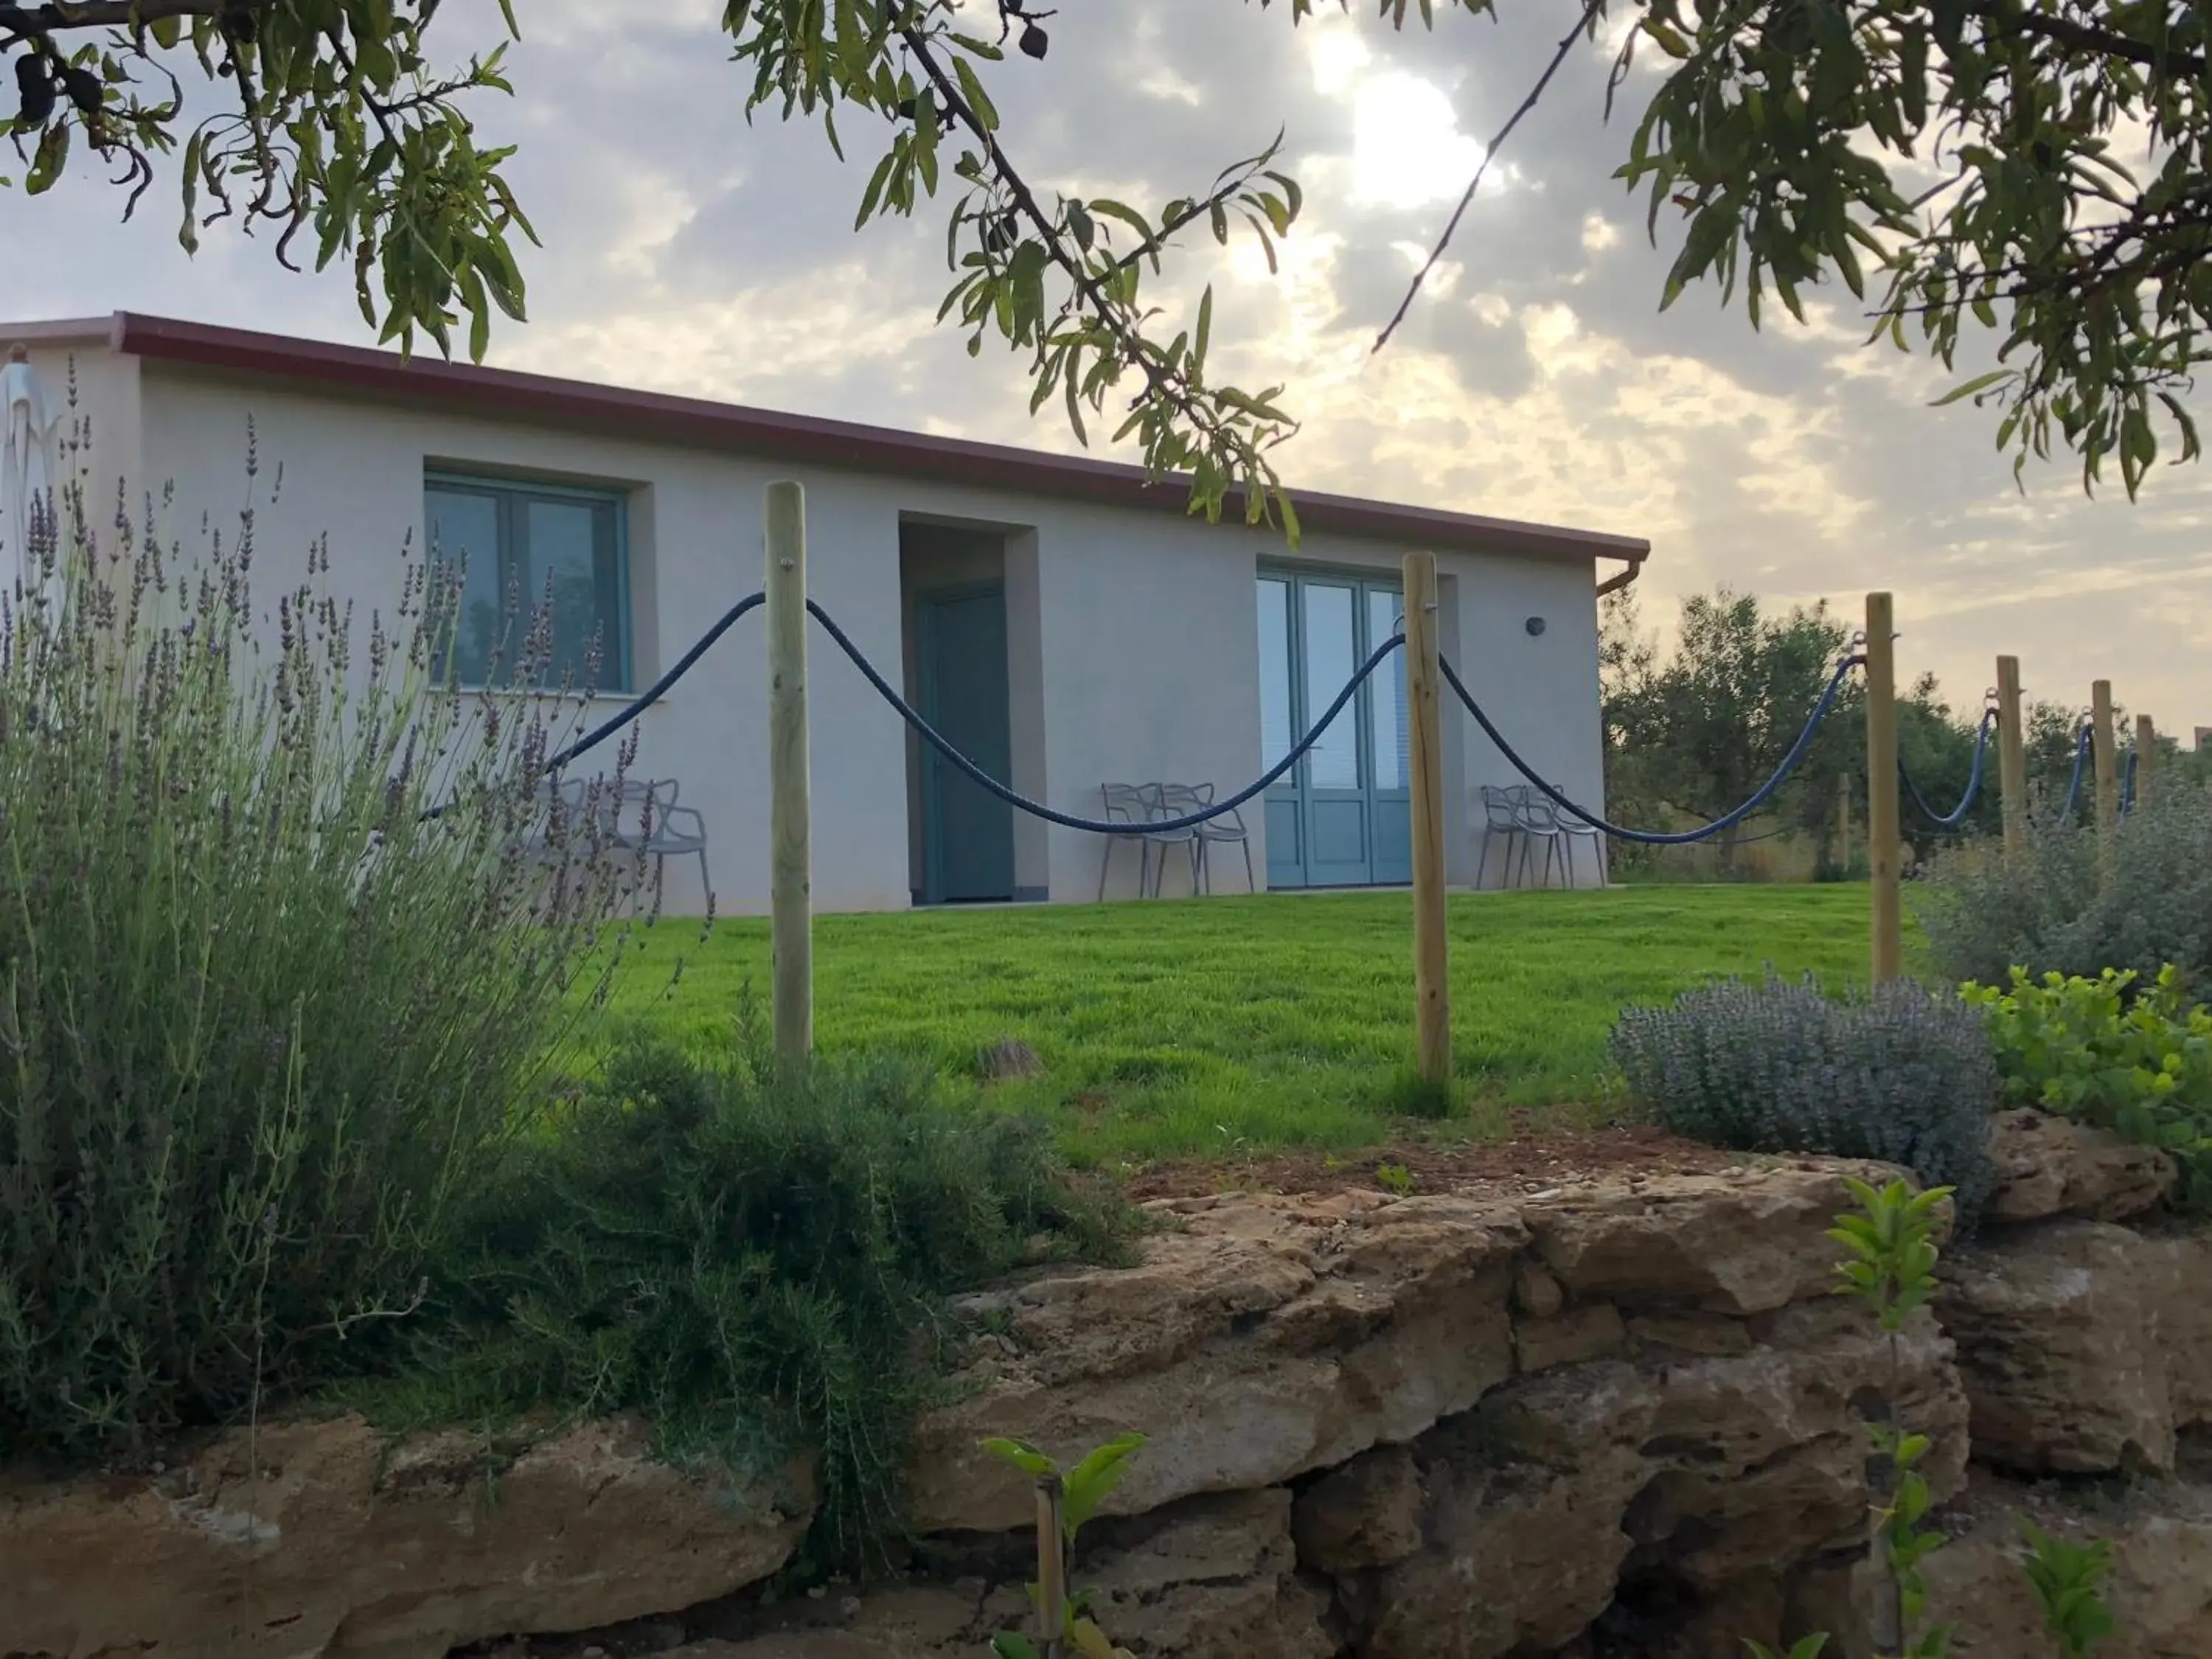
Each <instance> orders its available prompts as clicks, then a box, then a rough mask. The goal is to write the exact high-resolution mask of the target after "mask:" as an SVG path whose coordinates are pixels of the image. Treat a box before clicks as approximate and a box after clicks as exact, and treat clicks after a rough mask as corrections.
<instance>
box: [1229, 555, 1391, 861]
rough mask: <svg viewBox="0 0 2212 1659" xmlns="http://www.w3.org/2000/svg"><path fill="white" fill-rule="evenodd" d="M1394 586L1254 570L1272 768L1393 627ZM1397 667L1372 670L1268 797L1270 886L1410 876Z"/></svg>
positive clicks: (1263, 730) (1264, 754)
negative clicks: (1258, 572)
mask: <svg viewBox="0 0 2212 1659" xmlns="http://www.w3.org/2000/svg"><path fill="white" fill-rule="evenodd" d="M1401 609H1402V602H1401V599H1400V596H1399V591H1398V586H1397V584H1396V583H1395V582H1390V581H1370V580H1366V579H1365V578H1363V577H1358V576H1341V575H1330V574H1312V575H1308V574H1302V573H1301V574H1292V573H1291V572H1288V571H1274V570H1262V571H1261V573H1260V616H1259V620H1260V744H1261V764H1262V765H1263V766H1273V765H1274V764H1275V763H1277V762H1278V761H1279V760H1281V759H1282V757H1284V756H1285V754H1287V753H1288V752H1289V751H1290V748H1291V744H1294V743H1296V742H1297V739H1298V738H1299V737H1300V736H1301V735H1303V734H1304V732H1305V731H1306V730H1307V729H1308V728H1309V727H1310V726H1311V725H1312V724H1313V722H1314V721H1315V720H1318V719H1320V718H1321V716H1322V714H1323V713H1325V712H1326V711H1327V709H1328V706H1329V704H1330V703H1331V702H1334V701H1335V698H1336V696H1337V693H1338V692H1340V690H1343V688H1344V684H1345V682H1346V681H1347V680H1349V679H1350V678H1352V675H1353V674H1354V673H1355V672H1356V671H1358V667H1359V665H1360V664H1361V663H1363V662H1364V661H1365V660H1366V659H1367V655H1368V653H1370V651H1372V650H1374V648H1375V647H1376V646H1378V645H1381V644H1382V643H1383V641H1385V640H1387V639H1389V637H1390V636H1391V635H1393V634H1395V633H1396V632H1398V631H1399V618H1400V613H1401ZM1408 743H1409V727H1408V725H1407V718H1406V670H1405V664H1404V663H1403V661H1402V660H1401V659H1400V658H1399V657H1398V656H1397V655H1395V654H1394V655H1393V656H1392V657H1391V658H1390V659H1389V660H1388V661H1386V662H1385V663H1384V664H1383V665H1382V666H1381V667H1380V668H1378V669H1376V671H1375V672H1374V674H1373V675H1371V676H1370V678H1369V679H1368V681H1367V683H1366V684H1364V685H1363V686H1361V687H1360V688H1359V691H1358V695H1357V696H1354V697H1353V699H1352V702H1350V703H1348V704H1347V705H1346V707H1345V709H1344V711H1343V713H1341V714H1339V715H1338V716H1337V717H1336V719H1335V720H1333V721H1331V722H1330V724H1329V726H1328V730H1327V731H1326V732H1322V736H1321V739H1320V741H1319V742H1317V743H1316V744H1314V746H1313V747H1312V748H1311V749H1310V750H1307V751H1306V753H1305V755H1304V757H1303V758H1301V759H1300V760H1299V762H1298V763H1297V765H1296V766H1294V767H1292V768H1291V770H1290V772H1289V774H1288V775H1285V777H1284V779H1283V780H1282V781H1280V782H1279V783H1278V784H1276V785H1275V786H1274V787H1273V788H1271V789H1270V790H1269V791H1268V792H1267V884H1268V885H1269V886H1270V887H1366V886H1387V885H1389V884H1394V883H1402V882H1409V881H1411V880H1412V879H1413V805H1412V801H1411V798H1410V795H1409V793H1408V791H1407V776H1408V763H1409V758H1410V757H1409V755H1408V752H1407V749H1408Z"/></svg>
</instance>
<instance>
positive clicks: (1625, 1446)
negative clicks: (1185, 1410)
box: [1308, 1301, 1966, 1659]
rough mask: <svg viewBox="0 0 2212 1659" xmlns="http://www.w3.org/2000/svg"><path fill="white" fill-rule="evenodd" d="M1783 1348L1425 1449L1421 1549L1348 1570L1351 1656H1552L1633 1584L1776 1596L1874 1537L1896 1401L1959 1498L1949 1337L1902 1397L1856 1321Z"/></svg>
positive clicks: (1778, 1327)
mask: <svg viewBox="0 0 2212 1659" xmlns="http://www.w3.org/2000/svg"><path fill="white" fill-rule="evenodd" d="M1764 1335H1765V1345H1764V1346H1759V1347H1758V1348H1756V1349H1754V1350H1753V1351H1752V1352H1748V1353H1744V1354H1737V1355H1727V1356H1720V1357H1715V1358H1704V1359H1696V1360H1692V1361H1690V1362H1688V1363H1676V1362H1674V1361H1672V1360H1669V1361H1666V1362H1635V1361H1627V1360H1601V1361H1597V1362H1595V1363H1590V1364H1574V1365H1566V1366H1562V1367H1559V1368H1557V1369H1555V1370H1547V1371H1544V1372H1541V1373H1540V1374H1537V1375H1534V1376H1522V1377H1520V1378H1517V1379H1516V1380H1515V1381H1514V1382H1513V1383H1510V1384H1509V1385H1508V1386H1506V1387H1504V1388H1503V1389H1498V1391H1497V1392H1496V1393H1495V1394H1494V1395H1492V1396H1491V1397H1490V1398H1489V1399H1488V1400H1486V1401H1484V1402H1483V1404H1482V1405H1481V1407H1480V1408H1479V1409H1478V1410H1476V1411H1475V1412H1474V1413H1470V1414H1469V1415H1468V1416H1467V1417H1464V1418H1462V1419H1455V1420H1454V1421H1453V1422H1450V1423H1447V1424H1444V1425H1441V1426H1439V1427H1438V1428H1437V1429H1436V1430H1434V1431H1431V1433H1429V1434H1427V1435H1425V1436H1423V1437H1421V1438H1420V1439H1419V1440H1418V1441H1416V1442H1415V1443H1414V1444H1413V1447H1412V1448H1411V1453H1412V1458H1413V1463H1414V1465H1415V1468H1417V1470H1418V1471H1419V1480H1420V1486H1421V1490H1422V1493H1423V1498H1424V1505H1425V1507H1424V1510H1423V1514H1422V1516H1421V1521H1420V1528H1419V1530H1420V1534H1421V1537H1422V1540H1423V1542H1422V1545H1421V1547H1420V1548H1419V1551H1418V1552H1416V1553H1413V1554H1412V1555H1410V1556H1407V1557H1405V1558H1404V1559H1401V1560H1398V1561H1396V1562H1394V1563H1391V1564H1389V1565H1388V1566H1386V1567H1385V1568H1383V1570H1381V1571H1356V1570H1355V1571H1340V1570H1336V1569H1332V1571H1334V1576H1335V1577H1336V1578H1337V1582H1338V1588H1339V1591H1340V1601H1341V1602H1342V1605H1343V1607H1344V1608H1345V1610H1346V1618H1347V1620H1348V1621H1349V1623H1350V1626H1351V1628H1352V1634H1353V1642H1352V1646H1353V1649H1354V1650H1355V1651H1357V1652H1358V1653H1360V1654H1361V1655H1363V1656H1366V1659H1413V1656H1416V1655H1424V1656H1425V1655H1435V1656H1437V1659H1499V1656H1503V1655H1505V1654H1509V1653H1513V1654H1518V1653H1539V1652H1546V1651H1549V1650H1553V1649H1557V1648H1559V1647H1561V1646H1564V1645H1565V1644H1567V1643H1569V1642H1571V1641H1572V1640H1573V1639H1575V1638H1576V1636H1577V1633H1578V1632H1581V1631H1582V1630H1583V1629H1584V1628H1585V1627H1586V1626H1589V1624H1590V1622H1591V1621H1592V1620H1595V1619H1596V1618H1597V1617H1598V1616H1599V1614H1601V1613H1603V1612H1605V1610H1606V1609H1607V1607H1609V1606H1610V1605H1611V1604H1612V1603H1613V1598H1614V1595H1616V1593H1617V1591H1618V1589H1619V1587H1620V1582H1621V1579H1622V1576H1623V1574H1624V1572H1625V1571H1638V1572H1641V1573H1644V1574H1646V1575H1651V1574H1657V1575H1659V1576H1661V1577H1668V1578H1671V1579H1673V1580H1674V1581H1675V1582H1677V1583H1680V1585H1681V1587H1682V1589H1683V1593H1684V1594H1685V1595H1686V1596H1687V1597H1689V1598H1692V1599H1693V1600H1695V1601H1705V1602H1711V1601H1716V1600H1719V1599H1722V1598H1725V1597H1729V1596H1735V1597H1737V1598H1738V1599H1739V1600H1741V1597H1742V1595H1746V1594H1748V1591H1747V1589H1746V1587H1747V1586H1757V1585H1759V1584H1762V1583H1775V1582H1778V1581H1779V1580H1780V1579H1781V1578H1782V1577H1784V1574H1785V1573H1786V1572H1787V1571H1789V1570H1790V1568H1792V1567H1794V1566H1796V1565H1797V1564H1798V1563H1800V1562H1802V1561H1803V1560H1805V1559H1808V1558H1810V1557H1813V1556H1815V1555H1818V1554H1819V1553H1821V1552H1823V1551H1825V1550H1828V1549H1831V1548H1833V1547H1838V1545H1849V1544H1851V1543H1853V1542H1855V1541H1857V1540H1859V1539H1860V1538H1862V1537H1863V1532H1864V1528H1865V1525H1866V1488H1865V1486H1864V1459H1865V1446H1866V1438H1865V1428H1864V1423H1863V1416H1862V1407H1863V1403H1864V1402H1865V1401H1867V1400H1869V1398H1870V1397H1872V1396H1873V1395H1875V1393H1876V1391H1878V1390H1880V1389H1887V1388H1888V1387H1890V1386H1891V1384H1892V1383H1893V1380H1894V1381H1895V1382H1896V1383H1898V1384H1899V1399H1900V1401H1901V1405H1902V1410H1903V1413H1904V1417H1905V1421H1907V1422H1908V1423H1910V1424H1911V1425H1912V1426H1913V1427H1914V1428H1915V1429H1916V1430H1918V1431H1923V1432H1926V1433H1928V1434H1929V1435H1930V1436H1931V1437H1933V1438H1934V1439H1935V1441H1936V1446H1935V1448H1934V1449H1932V1450H1931V1452H1930V1454H1929V1459H1928V1462H1927V1464H1926V1465H1925V1470H1926V1474H1927V1475H1928V1478H1929V1482H1930V1485H1931V1486H1933V1487H1934V1488H1935V1489H1936V1492H1939V1493H1948V1492H1952V1491H1954V1490H1956V1489H1957V1487H1958V1486H1959V1485H1960V1482H1961V1480H1963V1472H1964V1465H1965V1461H1966V1433H1965V1430H1966V1401H1965V1398H1964V1396H1963V1395H1962V1393H1961V1391H1960V1387H1959V1383H1958V1379H1957V1376H1956V1374H1955V1372H1954V1370H1953V1368H1952V1365H1951V1362H1950V1353H1951V1351H1950V1345H1949V1343H1948V1340H1946V1339H1945V1338H1944V1337H1943V1335H1942V1333H1941V1331H1940V1330H1939V1329H1938V1328H1936V1325H1935V1322H1933V1320H1932V1319H1930V1318H1929V1317H1928V1316H1926V1315H1925V1314H1923V1315H1922V1316H1919V1317H1918V1318H1917V1319H1916V1320H1915V1321H1914V1322H1913V1323H1912V1325H1911V1327H1910V1328H1908V1329H1907V1331H1906V1332H1905V1337H1904V1340H1903V1341H1902V1343H1901V1344H1900V1348H1899V1358H1900V1359H1901V1371H1900V1372H1899V1374H1898V1375H1897V1376H1895V1377H1894V1378H1893V1372H1892V1366H1891V1357H1890V1351H1889V1346H1888V1344H1887V1341H1886V1340H1884V1339H1883V1338H1882V1336H1881V1333H1880V1332H1879V1330H1877V1329H1876V1328H1875V1327H1874V1326H1873V1324H1872V1322H1870V1321H1869V1320H1868V1319H1867V1318H1866V1316H1864V1315H1863V1314H1862V1313H1860V1312H1859V1310H1857V1309H1855V1308H1852V1307H1850V1306H1849V1305H1847V1304H1842V1303H1840V1302H1835V1301H1822V1302H1819V1303H1813V1304H1803V1305H1801V1306H1796V1307H1792V1308H1790V1309H1787V1310H1784V1311H1783V1312H1781V1313H1780V1314H1778V1315H1775V1316H1772V1317H1771V1320H1770V1321H1769V1322H1768V1327H1767V1329H1766V1330H1765V1333H1764ZM1377 1455H1378V1456H1379V1455H1380V1454H1377ZM1333 1478H1334V1477H1332V1479H1333ZM1376 1479H1377V1480H1378V1483H1380V1481H1381V1477H1379V1476H1378V1477H1376ZM1327 1485H1328V1482H1326V1481H1323V1482H1321V1483H1317V1484H1316V1486H1315V1487H1314V1488H1313V1489H1312V1492H1310V1493H1309V1494H1308V1497H1309V1498H1314V1497H1316V1495H1318V1494H1320V1493H1321V1492H1322V1490H1323V1488H1324V1487H1325V1486H1327ZM1376 1508H1377V1510H1381V1512H1382V1513H1384V1514H1386V1515H1387V1514H1388V1513H1389V1511H1388V1510H1383V1509H1382V1506H1376ZM1356 1512H1357V1510H1355V1509H1354V1508H1353V1507H1352V1506H1349V1505H1347V1506H1346V1509H1345V1510H1343V1511H1342V1512H1341V1513H1343V1514H1345V1515H1349V1514H1352V1513H1356ZM1389 1524H1390V1525H1391V1526H1392V1528H1394V1529H1395V1528H1398V1527H1399V1526H1400V1523H1399V1522H1397V1521H1396V1520H1395V1516H1393V1517H1392V1518H1391V1520H1390V1522H1389ZM1357 1545H1358V1540H1357V1538H1356V1535H1355V1537H1354V1539H1353V1540H1352V1541H1351V1542H1350V1543H1349V1544H1346V1543H1344V1542H1339V1543H1338V1545H1337V1550H1338V1553H1339V1558H1340V1559H1344V1558H1346V1557H1350V1556H1352V1554H1353V1553H1354V1552H1355V1551H1356V1549H1357ZM1394 1552H1395V1542H1394V1544H1393V1546H1392V1548H1391V1551H1389V1552H1385V1551H1377V1552H1376V1553H1377V1554H1381V1553H1394ZM1312 1559H1313V1565H1322V1561H1321V1559H1320V1558H1319V1557H1318V1556H1316V1557H1315V1558H1312ZM1774 1611H1775V1616H1776V1617H1777V1618H1778V1617H1779V1611H1778V1604H1777V1607H1776V1609H1775V1610H1774Z"/></svg>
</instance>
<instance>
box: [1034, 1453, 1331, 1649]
mask: <svg viewBox="0 0 2212 1659" xmlns="http://www.w3.org/2000/svg"><path fill="white" fill-rule="evenodd" d="M1155 1521H1158V1522H1159V1524H1157V1525H1152V1524H1147V1523H1149V1522H1155ZM1086 1542H1087V1541H1086ZM1100 1543H1101V1545H1102V1546H1103V1553H1101V1554H1100V1555H1099V1556H1098V1557H1097V1559H1096V1561H1095V1564H1094V1563H1093V1562H1092V1560H1091V1552H1090V1551H1089V1550H1088V1549H1087V1548H1086V1549H1085V1553H1084V1558H1083V1559H1081V1560H1079V1564H1078V1566H1077V1568H1076V1570H1075V1571H1074V1573H1073V1579H1074V1582H1075V1583H1077V1584H1078V1585H1079V1586H1082V1587H1085V1588H1090V1589H1096V1590H1097V1601H1095V1602H1094V1603H1093V1604H1092V1605H1093V1607H1094V1608H1095V1609H1096V1617H1097V1621H1098V1625H1099V1627H1100V1628H1101V1629H1102V1630H1103V1631H1104V1632H1106V1634H1107V1635H1109V1637H1111V1638H1113V1639H1114V1640H1115V1643H1117V1644H1120V1645H1121V1646H1122V1647H1126V1648H1129V1649H1132V1650H1134V1651H1135V1652H1137V1653H1139V1654H1158V1655H1173V1656H1175V1659H1250V1656H1254V1655H1258V1654H1265V1655H1267V1659H1332V1656H1334V1654H1335V1653H1336V1652H1337V1644H1336V1642H1335V1640H1334V1638H1331V1637H1330V1636H1329V1635H1328V1632H1326V1630H1325V1629H1324V1628H1323V1626H1322V1616H1323V1614H1324V1613H1326V1612H1327V1610H1328V1596H1327V1595H1325V1594H1322V1593H1321V1592H1320V1591H1318V1590H1316V1589H1314V1588H1312V1587H1310V1586H1308V1585H1307V1584H1305V1583H1302V1582H1300V1581H1299V1579H1298V1578H1297V1576H1296V1569H1297V1551H1296V1549H1295V1547H1293V1545H1292V1542H1291V1494H1290V1493H1289V1492H1286V1491H1285V1490H1284V1489H1282V1488H1281V1487H1274V1488H1272V1489H1270V1490H1268V1491H1266V1492H1237V1493H1234V1494H1231V1495H1230V1496H1227V1497H1223V1498H1196V1499H1194V1500H1192V1501H1191V1502H1190V1503H1188V1504H1182V1505H1179V1506H1177V1508H1176V1510H1174V1511H1173V1512H1172V1513H1171V1514H1170V1515H1169V1516H1165V1517H1152V1516H1147V1517H1146V1519H1145V1521H1143V1522H1133V1523H1131V1522H1125V1523H1123V1525H1122V1526H1121V1528H1119V1529H1116V1528H1111V1527H1109V1528H1106V1529H1104V1535H1103V1537H1102V1539H1101V1540H1100Z"/></svg>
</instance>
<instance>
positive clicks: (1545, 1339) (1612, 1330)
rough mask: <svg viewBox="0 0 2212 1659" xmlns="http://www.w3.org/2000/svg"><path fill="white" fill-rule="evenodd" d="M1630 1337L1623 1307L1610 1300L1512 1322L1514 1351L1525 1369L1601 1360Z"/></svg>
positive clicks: (1531, 1369)
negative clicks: (1621, 1314) (1622, 1317)
mask: <svg viewBox="0 0 2212 1659" xmlns="http://www.w3.org/2000/svg"><path fill="white" fill-rule="evenodd" d="M1627 1340H1628V1333H1627V1330H1626V1328H1624V1327H1623V1326H1622V1324H1621V1322H1620V1310H1619V1309H1617V1308H1615V1307H1614V1306H1613V1304H1611V1303H1610V1302H1592V1303H1588V1304H1584V1305H1583V1306H1582V1307H1579V1308H1570V1309H1568V1310H1566V1311H1565V1312H1564V1313H1561V1314H1558V1315H1555V1316H1553V1317H1552V1318H1550V1319H1516V1320H1515V1321H1514V1322H1513V1352H1514V1357H1515V1358H1516V1359H1517V1360H1518V1361H1519V1363H1520V1366H1521V1369H1522V1370H1524V1371H1544V1370H1550V1369H1551V1368H1552V1367H1553V1366H1554V1365H1572V1364H1577V1363H1579V1362H1580V1361H1583V1360H1585V1359H1601V1358H1604V1357H1605V1356H1606V1355H1607V1354H1609V1353H1612V1352H1615V1351H1616V1350H1617V1349H1619V1348H1620V1346H1621V1345H1622V1344H1623V1343H1625V1342H1626V1341H1627Z"/></svg>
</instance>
